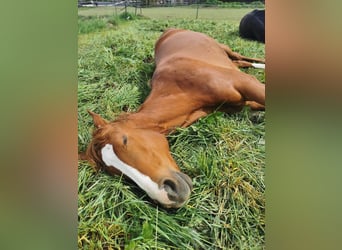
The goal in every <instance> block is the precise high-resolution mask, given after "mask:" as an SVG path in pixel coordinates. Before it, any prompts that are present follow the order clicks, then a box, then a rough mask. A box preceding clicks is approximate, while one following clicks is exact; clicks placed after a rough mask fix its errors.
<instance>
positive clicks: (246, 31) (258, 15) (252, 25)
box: [239, 10, 265, 43]
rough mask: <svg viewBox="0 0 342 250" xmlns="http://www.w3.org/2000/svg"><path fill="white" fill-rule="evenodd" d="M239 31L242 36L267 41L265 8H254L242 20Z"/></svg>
mask: <svg viewBox="0 0 342 250" xmlns="http://www.w3.org/2000/svg"><path fill="white" fill-rule="evenodd" d="M239 33H240V36H241V37H242V38H247V39H251V40H256V41H259V42H263V43H265V10H253V11H251V12H249V13H247V14H246V15H245V16H244V17H243V18H242V19H241V21H240V26H239Z"/></svg>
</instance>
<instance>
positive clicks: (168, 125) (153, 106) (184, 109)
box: [129, 96, 209, 134]
mask: <svg viewBox="0 0 342 250" xmlns="http://www.w3.org/2000/svg"><path fill="white" fill-rule="evenodd" d="M197 106H198V105H197V104H195V103H192V102H191V100H190V99H189V98H186V97H182V96H167V97H165V96H164V97H160V96H157V97H155V98H154V97H153V96H149V97H148V98H147V99H146V101H145V102H144V103H143V104H142V105H141V106H140V108H139V110H138V112H136V113H132V114H130V115H129V120H130V121H132V122H134V123H135V126H140V127H143V128H148V129H151V130H154V131H157V132H159V133H162V134H169V133H171V132H172V131H174V130H175V129H176V128H177V127H187V126H189V125H190V124H192V123H193V122H194V121H195V120H197V119H198V118H200V117H203V116H205V115H207V114H208V113H209V112H206V111H204V110H203V109H201V107H200V106H198V107H197Z"/></svg>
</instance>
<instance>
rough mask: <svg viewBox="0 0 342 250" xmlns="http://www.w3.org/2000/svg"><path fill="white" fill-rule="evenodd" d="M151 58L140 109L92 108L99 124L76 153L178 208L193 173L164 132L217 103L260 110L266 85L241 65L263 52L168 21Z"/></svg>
mask: <svg viewBox="0 0 342 250" xmlns="http://www.w3.org/2000/svg"><path fill="white" fill-rule="evenodd" d="M253 62H256V63H253ZM155 63H156V69H155V71H154V74H153V77H152V81H151V88H152V90H151V93H150V94H149V96H148V97H147V99H146V100H145V102H144V103H143V104H142V105H141V106H140V108H139V110H138V111H137V112H135V113H130V114H125V115H121V116H120V117H119V118H118V119H116V120H114V121H112V122H108V121H106V120H104V119H103V118H102V117H101V116H100V115H98V114H95V113H93V112H91V111H89V114H90V115H91V116H92V118H93V122H94V125H95V127H96V130H95V131H94V132H93V138H92V141H91V142H90V144H89V146H88V148H87V150H86V152H84V153H81V154H80V159H83V160H88V161H89V162H91V163H92V164H93V165H94V166H95V168H97V169H100V168H101V169H104V170H105V171H107V172H108V173H110V174H124V175H125V176H127V177H128V178H130V179H131V180H133V181H134V182H135V183H136V184H137V185H138V186H139V187H140V188H141V189H143V190H144V191H145V192H146V193H147V194H148V195H149V196H150V197H151V198H152V199H153V200H155V201H157V202H158V203H160V204H161V205H162V206H164V207H166V208H178V207H181V206H182V205H184V204H185V202H186V201H187V200H188V199H189V196H190V193H191V190H192V181H191V179H190V177H189V176H188V175H186V174H184V173H182V172H181V171H180V169H179V167H178V166H177V164H176V162H175V160H174V159H173V158H172V156H171V154H170V149H169V145H168V141H167V139H166V135H167V134H169V133H170V132H172V131H174V130H175V128H177V127H187V126H189V125H191V124H192V123H193V122H195V121H196V120H198V119H199V118H201V117H204V116H206V115H208V114H209V113H211V112H213V111H215V110H220V111H224V112H227V113H235V112H238V111H240V110H242V108H243V107H244V106H245V105H248V106H250V107H251V108H252V109H253V110H264V108H265V106H264V105H265V85H264V84H262V83H260V82H259V81H258V80H257V79H256V78H255V77H253V76H250V75H248V74H246V73H244V72H242V71H240V70H239V69H238V67H261V68H263V66H264V64H263V63H264V60H261V59H255V58H248V57H245V56H242V55H240V54H238V53H235V52H233V51H232V50H231V49H230V48H229V47H228V46H226V45H223V44H220V43H218V42H216V41H215V40H214V39H212V38H210V37H208V36H207V35H205V34H202V33H198V32H193V31H189V30H181V29H169V30H167V31H165V32H164V33H163V34H162V35H161V37H160V38H159V40H158V41H157V42H156V45H155Z"/></svg>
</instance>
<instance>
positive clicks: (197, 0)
mask: <svg viewBox="0 0 342 250" xmlns="http://www.w3.org/2000/svg"><path fill="white" fill-rule="evenodd" d="M200 1H201V0H196V2H197V9H196V19H198V9H199V2H200Z"/></svg>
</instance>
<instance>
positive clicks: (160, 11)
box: [79, 7, 253, 23]
mask: <svg viewBox="0 0 342 250" xmlns="http://www.w3.org/2000/svg"><path fill="white" fill-rule="evenodd" d="M252 10H253V8H240V9H232V8H200V9H199V11H198V19H201V20H202V19H205V20H225V21H231V22H234V23H237V22H239V21H240V19H241V17H242V16H243V15H245V14H246V13H248V12H250V11H252ZM196 11H197V10H196V8H195V7H172V8H171V7H170V8H165V7H155V8H142V9H141V10H140V9H137V14H138V15H141V16H143V17H149V18H152V19H159V20H160V19H175V18H191V19H195V18H196ZM128 12H130V13H135V9H134V8H133V7H129V8H128ZM121 13H124V11H123V9H122V8H121V7H116V8H115V7H97V8H81V9H80V10H79V15H80V16H85V17H86V16H111V15H119V14H121Z"/></svg>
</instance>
